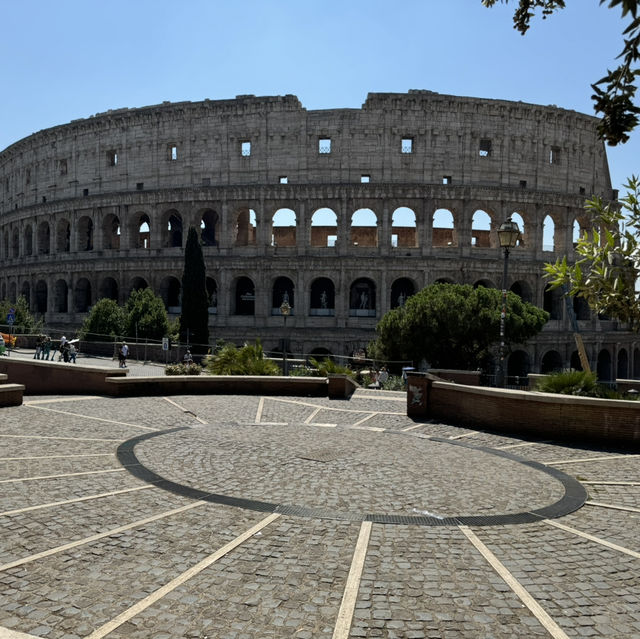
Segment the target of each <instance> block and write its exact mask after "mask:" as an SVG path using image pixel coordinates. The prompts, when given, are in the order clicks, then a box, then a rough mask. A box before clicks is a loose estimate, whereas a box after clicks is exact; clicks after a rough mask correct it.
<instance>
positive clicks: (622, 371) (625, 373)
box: [616, 348, 629, 379]
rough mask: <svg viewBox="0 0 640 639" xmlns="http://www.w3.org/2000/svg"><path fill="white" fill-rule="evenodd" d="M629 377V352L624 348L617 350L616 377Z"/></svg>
mask: <svg viewBox="0 0 640 639" xmlns="http://www.w3.org/2000/svg"><path fill="white" fill-rule="evenodd" d="M628 378H629V354H628V353H627V349H626V348H621V349H620V350H619V351H618V367H617V371H616V379H628Z"/></svg>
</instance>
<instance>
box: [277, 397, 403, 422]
mask: <svg viewBox="0 0 640 639" xmlns="http://www.w3.org/2000/svg"><path fill="white" fill-rule="evenodd" d="M268 399H270V400H272V401H274V402H282V403H285V404H297V405H298V406H308V407H310V408H319V409H320V410H333V411H336V412H338V413H368V412H370V411H368V410H367V409H366V408H361V409H359V410H358V409H357V408H336V407H335V406H318V404H312V403H311V402H303V401H299V400H295V399H281V398H280V397H269V398H268ZM405 401H406V400H405ZM376 412H377V413H378V415H402V416H403V417H406V416H407V414H406V413H400V412H397V411H384V410H381V411H376Z"/></svg>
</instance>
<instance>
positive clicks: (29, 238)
mask: <svg viewBox="0 0 640 639" xmlns="http://www.w3.org/2000/svg"><path fill="white" fill-rule="evenodd" d="M24 254H25V255H33V230H32V228H31V224H27V226H26V227H25V229H24Z"/></svg>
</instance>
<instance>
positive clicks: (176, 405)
mask: <svg viewBox="0 0 640 639" xmlns="http://www.w3.org/2000/svg"><path fill="white" fill-rule="evenodd" d="M162 399H164V400H165V402H169V403H170V404H172V405H173V406H175V407H176V408H177V409H178V410H180V411H182V412H183V413H186V414H187V415H191V417H193V419H195V420H196V421H197V422H200V423H201V424H207V423H208V422H206V421H205V420H204V419H200V418H199V417H198V416H197V415H196V414H195V413H194V412H193V411H191V410H189V409H188V408H185V407H184V406H180V404H178V403H177V402H174V401H173V400H172V399H169V398H168V397H163V398H162Z"/></svg>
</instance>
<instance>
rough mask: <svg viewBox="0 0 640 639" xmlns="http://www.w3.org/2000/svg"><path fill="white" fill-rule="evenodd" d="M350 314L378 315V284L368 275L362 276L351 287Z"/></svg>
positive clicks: (360, 315) (358, 315)
mask: <svg viewBox="0 0 640 639" xmlns="http://www.w3.org/2000/svg"><path fill="white" fill-rule="evenodd" d="M349 315H350V316H352V317H375V316H376V285H375V284H374V282H373V281H372V280H370V279H369V278H367V277H361V278H359V279H357V280H355V282H353V284H351V288H350V289H349Z"/></svg>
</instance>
